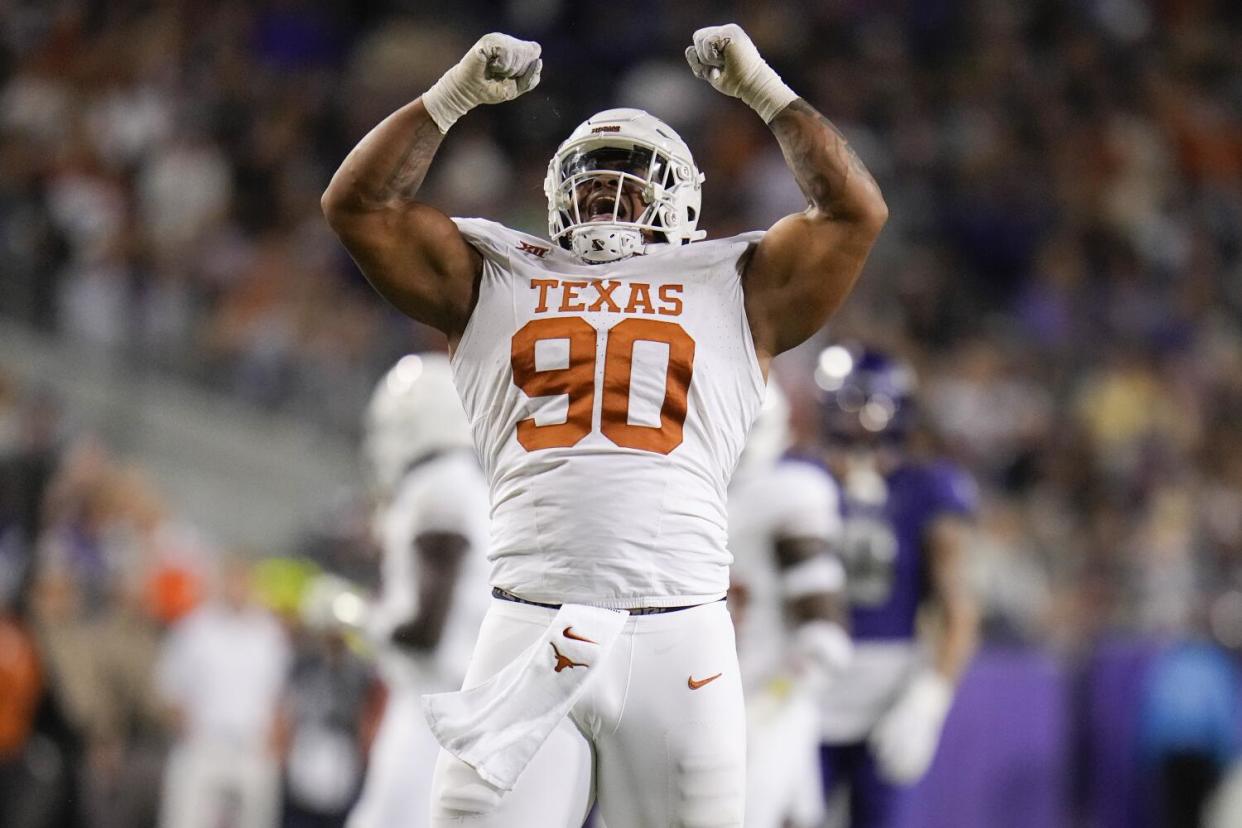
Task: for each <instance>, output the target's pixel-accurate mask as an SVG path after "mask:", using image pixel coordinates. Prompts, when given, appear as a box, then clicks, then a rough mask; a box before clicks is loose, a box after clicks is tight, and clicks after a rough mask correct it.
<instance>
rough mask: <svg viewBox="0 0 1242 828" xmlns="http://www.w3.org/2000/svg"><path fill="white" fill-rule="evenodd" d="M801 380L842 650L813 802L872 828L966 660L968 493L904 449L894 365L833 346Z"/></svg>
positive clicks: (935, 464)
mask: <svg viewBox="0 0 1242 828" xmlns="http://www.w3.org/2000/svg"><path fill="white" fill-rule="evenodd" d="M815 381H816V384H817V385H818V386H819V388H820V389H821V391H822V394H821V395H820V410H821V415H822V421H823V431H824V435H825V441H826V444H827V445H826V458H827V462H828V466H829V469H830V471H831V472H832V473H833V475H834V477H836V479H837V480H838V482H839V484H840V486H841V509H842V517H843V526H842V537H841V542H840V553H841V559H842V561H843V562H844V563H845V567H846V572H847V593H848V596H849V600H850V606H851V609H850V622H851V631H852V634H853V636H854V641H855V658H854V662H853V664H852V665H851V668H850V672H851V675H850V677H849V678H848V679H847V680H845V681H840V682H837V683H836V684H834V685H833V686H832V687H831V688H830V689H829V691H828V692H827V694H826V695H825V697H824V706H823V746H822V749H821V757H822V760H823V762H822V765H823V780H824V790H825V794H826V795H827V796H829V797H830V798H831V797H832V795H834V794H835V793H836V792H837V791H839V790H840V789H841V788H842V786H845V787H846V788H848V794H849V810H850V825H851V826H853V828H883V826H888V825H892V824H895V821H896V819H897V814H898V813H899V812H900V809H901V805H902V800H903V796H902V794H903V789H905V788H907V787H908V786H910V785H912V784H913V783H915V782H916V781H918V780H919V779H920V778H921V777H922V776H923V774H924V773H925V772H926V771H927V768H928V766H929V765H930V764H931V760H932V757H933V756H934V754H935V752H936V745H937V743H938V741H939V738H940V729H941V726H942V725H943V723H944V719H945V716H946V715H947V713H948V710H949V706H950V704H951V703H952V699H953V692H954V687H955V685H956V683H957V680H958V678H959V676H960V675H961V673H962V670H963V669H964V668H965V666H966V664H967V662H968V661H969V659H970V657H971V654H972V652H973V651H974V648H975V643H976V639H977V634H978V612H977V610H976V607H975V601H974V598H973V597H972V595H971V594H970V591H969V589H968V586H967V583H966V574H965V548H966V539H967V537H968V526H969V519H970V517H971V516H972V514H973V513H974V511H975V506H976V499H977V492H976V488H975V484H974V482H973V481H972V480H971V478H970V477H969V476H968V475H967V474H966V473H965V472H964V471H963V470H962V469H960V468H958V467H957V466H956V465H954V464H953V463H951V462H948V461H944V460H938V459H921V458H916V457H914V456H913V455H912V453H911V452H909V451H908V450H907V446H906V439H905V438H906V436H907V435H908V433H909V430H910V425H911V419H912V417H913V409H914V396H913V395H914V385H915V377H914V372H913V370H912V369H911V368H910V367H909V366H908V365H906V364H905V363H903V362H901V361H899V360H896V359H894V358H892V357H890V356H888V355H886V354H883V353H881V352H879V351H876V350H870V349H866V348H862V347H852V346H847V345H834V346H832V347H830V348H827V349H826V350H825V351H824V352H823V353H822V354H821V355H820V358H819V361H818V365H817V367H816V375H815ZM924 622H925V623H924Z"/></svg>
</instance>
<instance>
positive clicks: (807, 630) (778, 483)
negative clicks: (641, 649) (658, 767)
mask: <svg viewBox="0 0 1242 828" xmlns="http://www.w3.org/2000/svg"><path fill="white" fill-rule="evenodd" d="M789 442H790V434H789V405H788V403H787V402H786V400H785V395H784V393H783V392H782V391H781V389H780V387H779V385H778V384H777V383H776V381H775V380H773V381H771V382H770V383H769V384H768V392H767V396H766V398H765V399H764V403H763V408H762V409H761V410H760V412H759V419H758V420H756V421H755V425H754V427H752V428H751V431H750V436H749V437H748V439H747V442H746V448H745V449H744V450H743V452H742V459H741V461H740V462H739V463H738V468H737V471H736V472H734V474H733V481H732V483H730V485H729V551H730V552H732V553H733V569H732V571H731V573H730V586H729V609H730V611H731V612H732V614H733V619H734V624H735V625H736V626H737V635H738V659H739V661H740V666H741V669H742V681H743V687H744V689H745V693H746V714H747V715H746V719H747V731H746V754H747V762H746V777H747V784H746V788H747V790H746V821H745V823H744V824H745V825H746V828H783V826H797V828H803V827H804V826H815V825H819V823H820V821H821V819H822V810H823V807H822V805H823V803H822V799H821V797H820V794H819V753H818V749H819V716H820V714H819V703H818V698H817V695H818V694H819V693H820V692H822V690H823V689H824V687H825V686H826V685H827V683H828V682H831V681H832V680H834V679H835V678H836V677H837V676H839V675H840V674H841V673H842V671H843V670H844V669H845V668H846V667H847V666H848V664H849V660H850V655H851V650H852V645H851V644H850V640H849V636H848V635H847V634H846V632H845V630H844V629H843V628H842V622H843V621H844V614H845V603H844V594H843V590H844V588H845V570H844V568H843V567H842V566H841V562H840V560H838V559H837V558H836V557H835V546H836V544H837V542H838V541H839V539H840V531H841V518H840V511H839V504H838V493H837V486H836V483H835V482H834V481H833V480H832V478H831V477H830V476H829V475H828V474H826V473H825V472H824V470H823V469H822V468H820V467H819V466H817V465H815V464H812V463H806V462H802V461H800V460H795V459H782V455H783V454H784V452H785V449H786V448H788V446H789Z"/></svg>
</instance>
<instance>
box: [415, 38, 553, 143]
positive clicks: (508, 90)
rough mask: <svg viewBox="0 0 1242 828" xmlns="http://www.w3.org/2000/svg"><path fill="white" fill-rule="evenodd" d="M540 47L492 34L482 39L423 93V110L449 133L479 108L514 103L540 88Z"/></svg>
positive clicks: (529, 41) (531, 42)
mask: <svg viewBox="0 0 1242 828" xmlns="http://www.w3.org/2000/svg"><path fill="white" fill-rule="evenodd" d="M539 53H540V48H539V44H538V43H535V42H534V41H531V40H518V39H517V38H516V37H510V36H509V35H507V34H501V33H499V32H492V33H491V34H486V35H483V37H481V38H479V42H478V43H475V44H474V45H473V46H471V47H470V51H468V52H466V56H465V57H463V58H462V59H461V60H460V61H458V63H457V65H456V66H454V67H453V68H452V69H450V70H448V71H447V72H445V73H444V77H442V78H440V80H438V81H436V83H435V85H434V86H432V87H431V88H430V89H428V90H427V91H426V92H424V93H423V106H425V107H427V112H428V114H430V115H431V117H432V120H434V121H435V122H436V126H438V127H440V131H441V132H448V130H449V127H451V126H452V125H453V124H455V123H456V122H457V119H458V118H460V117H461V116H462V115H465V114H466V113H467V112H469V111H470V110H471V109H474V108H475V107H476V106H478V105H479V104H495V103H503V102H505V101H511V100H513V99H514V98H516V97H517V96H518V95H521V94H522V93H524V92H529V91H530V90H532V89H534V88H535V86H537V85H538V84H539V72H540V70H542V69H543V61H542V60H540V59H539Z"/></svg>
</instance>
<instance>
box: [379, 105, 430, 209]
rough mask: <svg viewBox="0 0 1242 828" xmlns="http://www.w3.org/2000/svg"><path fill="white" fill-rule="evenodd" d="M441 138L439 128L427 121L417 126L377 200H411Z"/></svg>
mask: <svg viewBox="0 0 1242 828" xmlns="http://www.w3.org/2000/svg"><path fill="white" fill-rule="evenodd" d="M443 139H444V135H443V134H442V133H441V132H440V128H439V127H437V126H436V124H435V122H434V121H432V120H431V119H430V118H428V119H427V120H426V121H424V122H423V123H420V124H419V125H418V127H417V128H416V129H415V131H414V135H413V136H412V137H411V138H410V143H409V145H408V146H407V147H406V148H405V151H404V152H403V153H402V154H401V160H400V161H398V162H397V164H396V166H394V167H393V170H392V172H391V173H390V174H389V176H388V179H387V180H386V181H385V182H384V186H383V187H382V188H381V191H380V197H381V199H383V200H385V201H387V200H389V199H400V200H402V201H409V200H412V199H413V198H414V194H415V193H417V192H418V188H419V187H421V186H422V183H423V179H425V178H426V177H427V168H428V167H430V166H431V159H432V157H433V156H434V155H435V154H436V149H437V148H439V146H440V142H441V141H442V140H443Z"/></svg>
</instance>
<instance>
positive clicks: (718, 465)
mask: <svg viewBox="0 0 1242 828" xmlns="http://www.w3.org/2000/svg"><path fill="white" fill-rule="evenodd" d="M454 221H456V223H457V226H458V228H459V229H460V230H461V232H462V234H463V235H464V236H465V237H466V239H467V240H468V241H469V242H470V243H471V244H472V245H473V246H474V247H475V248H476V249H477V250H478V251H479V253H480V254H482V256H483V274H482V280H481V282H480V286H479V296H478V303H477V305H476V306H475V309H474V312H473V314H472V315H471V318H470V323H469V324H468V325H467V327H466V331H465V333H464V334H463V336H462V339H461V342H460V343H459V345H458V347H457V349H456V351H455V352H454V354H453V356H452V366H453V374H454V378H455V381H456V384H457V389H458V392H459V393H460V394H461V398H462V403H463V405H464V407H465V409H466V414H467V416H468V417H469V418H470V423H471V427H472V429H473V432H474V440H475V446H476V448H477V449H478V453H479V456H480V457H481V458H482V460H483V464H484V468H485V471H486V473H487V476H488V479H489V481H490V484H491V497H492V542H491V545H490V550H489V555H490V557H491V560H492V583H493V584H495V585H496V586H500V587H502V588H504V589H507V590H509V591H511V592H513V593H515V594H517V595H520V596H522V597H524V598H528V599H531V600H534V601H546V602H550V603H562V602H574V603H588V604H595V605H598V606H605V607H633V606H676V605H680V604H692V603H699V602H704V601H711V600H714V599H717V598H720V597H721V596H723V595H724V593H725V591H726V589H727V588H728V577H729V574H728V569H729V562H730V556H729V553H728V550H727V548H726V538H727V516H726V511H725V497H726V489H727V487H728V483H729V478H730V476H731V475H732V474H733V469H734V467H735V466H736V465H737V460H738V457H739V455H740V454H741V451H742V446H743V444H744V443H745V440H746V433H747V431H748V430H749V428H750V425H751V423H752V422H753V421H754V419H755V416H756V415H757V413H758V411H759V407H760V404H761V403H762V400H763V394H764V379H763V375H762V372H761V370H760V367H759V363H758V360H757V358H756V356H755V350H754V344H753V343H752V341H751V335H750V328H749V325H748V323H747V319H746V313H745V309H744V307H743V301H742V283H741V274H740V268H739V262H740V260H741V258H742V256H743V255H744V254H745V252H746V251H747V249H748V247H749V246H750V245H752V244H754V243H756V242H757V241H758V240H759V239H760V238H761V236H762V234H761V233H752V234H746V235H742V236H736V237H733V238H729V239H721V240H715V241H705V242H697V243H695V244H690V245H683V246H677V247H673V246H668V245H655V246H652V247H651V248H650V252H649V253H647V254H646V255H641V256H633V257H631V258H628V259H623V260H621V261H618V262H611V263H608V264H599V265H588V264H584V263H582V262H581V261H579V260H578V259H577V258H576V257H575V256H573V254H571V253H570V252H569V251H566V250H563V249H561V248H559V247H554V246H551V245H550V244H549V243H548V242H546V241H543V240H540V239H537V238H535V237H533V236H527V235H525V234H522V233H518V232H516V231H513V230H510V229H508V228H505V227H503V226H501V225H499V224H496V223H494V222H490V221H484V220H482V219H455V220H454Z"/></svg>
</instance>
